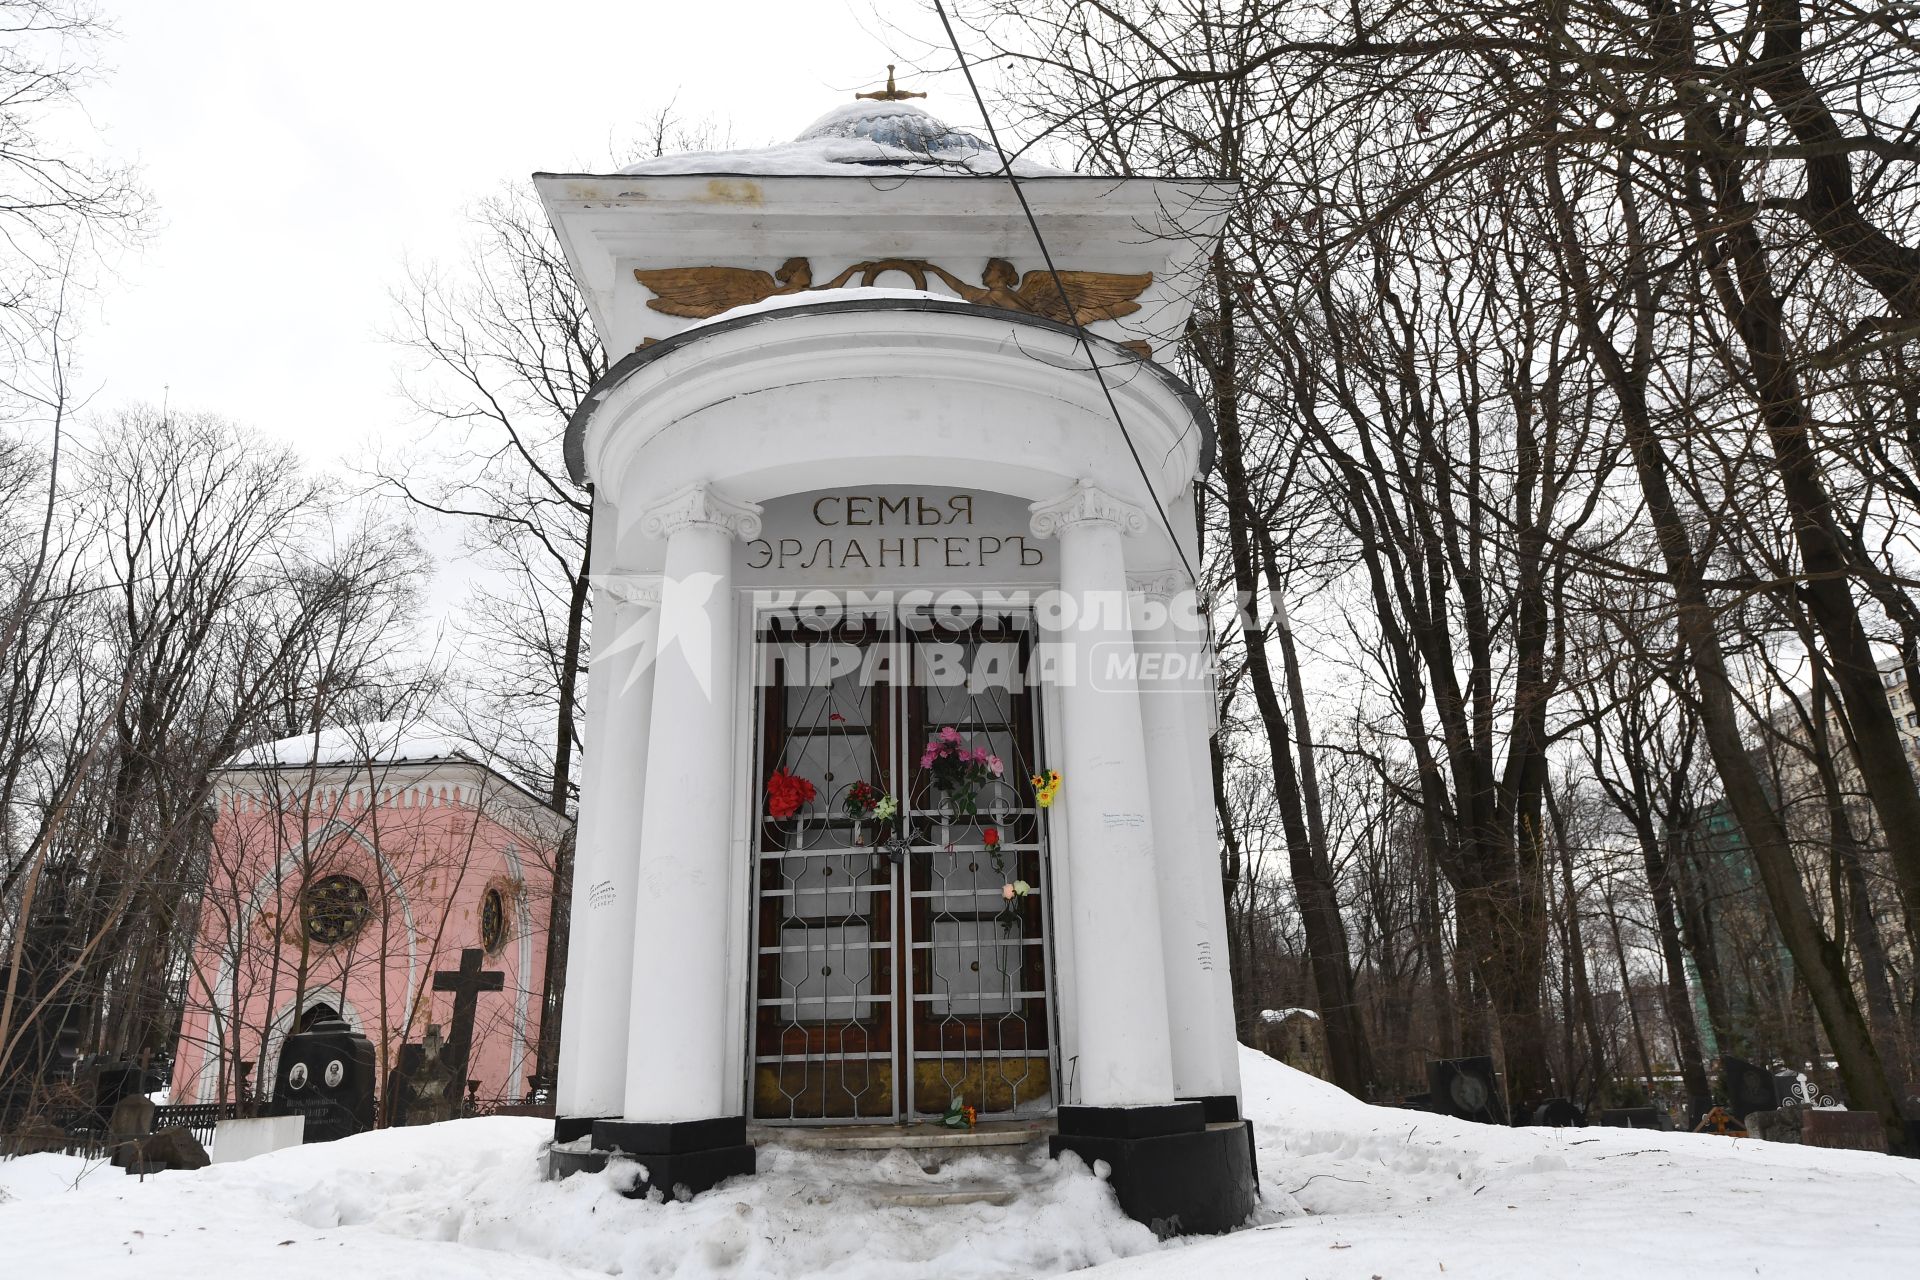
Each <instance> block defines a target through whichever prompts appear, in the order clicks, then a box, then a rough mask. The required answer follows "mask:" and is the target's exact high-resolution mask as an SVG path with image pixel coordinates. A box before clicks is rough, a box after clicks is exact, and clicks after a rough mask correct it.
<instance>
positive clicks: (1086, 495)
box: [1027, 480, 1147, 538]
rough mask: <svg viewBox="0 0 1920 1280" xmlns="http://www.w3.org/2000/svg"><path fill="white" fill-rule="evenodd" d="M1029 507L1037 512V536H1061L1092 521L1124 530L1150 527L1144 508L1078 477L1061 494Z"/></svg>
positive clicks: (1035, 513)
mask: <svg viewBox="0 0 1920 1280" xmlns="http://www.w3.org/2000/svg"><path fill="white" fill-rule="evenodd" d="M1027 510H1029V511H1031V512H1033V521H1032V527H1033V536H1034V537H1036V538H1057V537H1059V536H1060V535H1061V534H1062V533H1064V532H1066V531H1067V530H1068V529H1071V528H1073V527H1075V526H1076V525H1082V524H1092V523H1098V524H1108V525H1112V526H1113V527H1114V528H1116V529H1118V530H1120V532H1121V533H1139V532H1140V531H1141V530H1142V529H1145V528H1146V527H1147V517H1146V515H1145V513H1143V512H1142V511H1141V510H1140V508H1138V507H1136V506H1134V505H1133V504H1132V503H1129V502H1122V501H1121V500H1120V499H1118V498H1116V497H1114V496H1113V495H1112V494H1110V493H1108V492H1107V491H1106V490H1105V489H1100V488H1096V487H1095V486H1093V485H1090V484H1088V483H1087V482H1086V481H1085V480H1076V481H1075V482H1074V485H1073V488H1071V489H1069V490H1067V491H1066V492H1065V493H1063V494H1061V495H1060V496H1059V497H1057V498H1049V499H1046V500H1045V501H1043V502H1036V503H1034V504H1032V505H1031V506H1030V507H1028V508H1027Z"/></svg>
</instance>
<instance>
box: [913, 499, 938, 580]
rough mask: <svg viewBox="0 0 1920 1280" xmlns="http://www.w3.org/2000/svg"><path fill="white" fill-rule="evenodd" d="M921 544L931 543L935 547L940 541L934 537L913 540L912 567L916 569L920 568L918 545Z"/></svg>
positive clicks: (936, 513)
mask: <svg viewBox="0 0 1920 1280" xmlns="http://www.w3.org/2000/svg"><path fill="white" fill-rule="evenodd" d="M934 514H935V515H938V514H939V513H938V512H935V513H934ZM923 542H931V543H932V544H933V545H934V546H936V547H937V546H939V545H940V539H938V538H934V537H922V538H915V539H914V540H913V567H914V568H916V569H918V568H919V567H920V544H921V543H923ZM928 567H929V568H931V567H932V566H928Z"/></svg>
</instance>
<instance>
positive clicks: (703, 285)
mask: <svg viewBox="0 0 1920 1280" xmlns="http://www.w3.org/2000/svg"><path fill="white" fill-rule="evenodd" d="M633 278H634V279H636V280H638V281H639V282H640V283H641V284H643V285H645V286H647V288H649V289H651V290H652V291H653V297H651V298H648V299H647V306H648V307H650V308H651V309H652V310H655V311H660V312H664V313H666V314H667V315H670V316H684V317H686V318H687V319H689V320H704V319H706V318H707V317H708V316H717V315H719V314H720V313H721V312H722V311H731V310H733V309H734V308H735V307H744V306H746V305H747V304H748V303H750V302H764V301H766V300H767V299H768V298H773V297H778V296H779V295H781V294H786V293H800V292H802V291H804V290H806V289H809V288H811V287H812V286H813V268H812V266H811V265H809V263H808V262H807V260H806V259H805V258H788V259H787V260H786V261H785V262H783V263H781V264H780V269H779V270H777V271H775V272H773V273H772V274H771V275H769V274H768V273H767V272H765V271H755V270H754V269H753V268H751V267H665V268H662V269H660V270H656V271H647V270H643V269H639V268H636V269H635V270H634V273H633Z"/></svg>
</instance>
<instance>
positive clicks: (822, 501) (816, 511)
mask: <svg viewBox="0 0 1920 1280" xmlns="http://www.w3.org/2000/svg"><path fill="white" fill-rule="evenodd" d="M838 501H840V499H839V498H837V497H835V496H834V495H833V494H831V493H830V494H828V495H827V496H826V497H824V498H815V499H814V501H813V522H814V523H815V524H824V525H826V526H827V527H829V528H831V527H832V526H834V525H836V524H839V523H840V522H839V521H838V520H829V519H827V518H826V517H825V516H823V515H821V514H820V508H821V507H824V506H826V505H827V504H828V503H830V502H838Z"/></svg>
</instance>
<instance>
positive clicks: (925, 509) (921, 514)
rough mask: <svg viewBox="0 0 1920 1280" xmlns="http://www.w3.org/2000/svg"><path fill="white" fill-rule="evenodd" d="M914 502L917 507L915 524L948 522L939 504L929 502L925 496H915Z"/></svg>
mask: <svg viewBox="0 0 1920 1280" xmlns="http://www.w3.org/2000/svg"><path fill="white" fill-rule="evenodd" d="M914 502H915V504H916V507H917V510H916V512H915V516H914V521H913V522H914V523H915V524H919V525H928V524H945V523H946V519H947V518H946V517H945V516H943V515H941V514H940V508H939V507H938V506H935V505H933V504H931V503H929V502H928V501H927V500H926V499H925V498H915V499H914Z"/></svg>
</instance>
